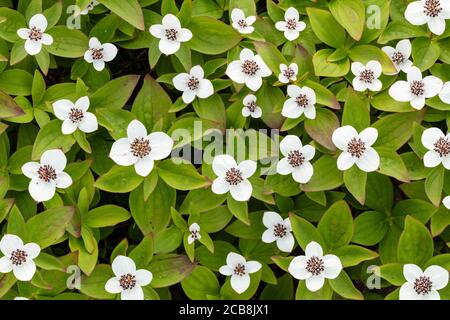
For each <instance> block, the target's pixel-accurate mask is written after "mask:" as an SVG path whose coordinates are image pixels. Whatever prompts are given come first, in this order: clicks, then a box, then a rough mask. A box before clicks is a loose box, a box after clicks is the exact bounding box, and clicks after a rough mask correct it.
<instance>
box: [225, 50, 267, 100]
mask: <svg viewBox="0 0 450 320" xmlns="http://www.w3.org/2000/svg"><path fill="white" fill-rule="evenodd" d="M239 58H240V60H235V61H232V62H231V63H230V64H229V65H228V67H227V71H226V74H227V76H228V77H229V78H230V79H231V80H233V81H234V82H237V83H245V85H246V86H247V87H248V88H249V89H250V90H253V91H258V89H259V88H261V85H262V78H263V77H268V76H270V75H271V74H272V71H270V69H269V67H268V66H267V65H266V63H265V62H264V61H263V59H262V58H261V57H260V56H259V55H254V54H253V52H252V51H251V50H250V49H242V51H241V53H240V56H239Z"/></svg>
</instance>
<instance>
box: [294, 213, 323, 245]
mask: <svg viewBox="0 0 450 320" xmlns="http://www.w3.org/2000/svg"><path fill="white" fill-rule="evenodd" d="M289 220H290V221H291V225H292V231H293V232H294V236H295V239H297V242H298V244H299V245H300V247H301V248H302V249H303V251H304V250H305V249H306V246H307V245H308V244H309V243H310V242H312V241H315V242H317V243H319V244H320V245H321V246H322V247H324V246H325V241H324V238H322V235H321V233H320V232H319V231H318V230H317V229H316V227H314V226H313V225H312V224H311V222H309V221H307V220H305V219H303V218H301V217H299V216H297V215H295V214H289Z"/></svg>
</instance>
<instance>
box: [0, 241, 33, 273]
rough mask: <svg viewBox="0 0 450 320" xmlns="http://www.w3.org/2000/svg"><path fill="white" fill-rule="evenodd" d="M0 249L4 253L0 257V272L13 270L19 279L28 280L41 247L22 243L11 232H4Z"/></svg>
mask: <svg viewBox="0 0 450 320" xmlns="http://www.w3.org/2000/svg"><path fill="white" fill-rule="evenodd" d="M0 251H1V252H2V253H3V254H4V256H3V257H2V258H0V272H1V273H8V272H11V271H12V272H13V273H14V276H15V277H16V278H17V279H18V280H20V281H30V280H31V279H32V278H33V276H34V274H35V272H36V264H35V263H34V261H33V259H35V258H37V256H38V255H39V253H40V252H41V248H40V247H39V245H38V244H36V243H32V242H30V243H27V244H24V243H23V241H22V239H20V238H19V237H18V236H16V235H13V234H5V235H4V236H3V238H2V240H1V241H0Z"/></svg>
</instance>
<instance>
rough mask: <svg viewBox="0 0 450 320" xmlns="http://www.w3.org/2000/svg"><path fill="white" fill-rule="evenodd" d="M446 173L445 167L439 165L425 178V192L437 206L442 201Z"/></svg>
mask: <svg viewBox="0 0 450 320" xmlns="http://www.w3.org/2000/svg"><path fill="white" fill-rule="evenodd" d="M444 173H445V170H444V167H443V166H438V167H436V168H434V169H433V170H432V171H431V172H430V173H429V174H428V176H427V178H426V179H425V193H426V195H427V197H428V198H429V199H430V201H431V202H432V203H433V204H434V205H435V206H436V207H437V206H439V204H440V203H441V195H442V188H443V186H444Z"/></svg>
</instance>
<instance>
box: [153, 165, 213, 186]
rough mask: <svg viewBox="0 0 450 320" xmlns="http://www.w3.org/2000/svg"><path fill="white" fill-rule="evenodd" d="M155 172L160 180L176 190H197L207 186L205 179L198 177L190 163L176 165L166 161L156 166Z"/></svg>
mask: <svg viewBox="0 0 450 320" xmlns="http://www.w3.org/2000/svg"><path fill="white" fill-rule="evenodd" d="M180 161H181V159H180ZM157 170H158V174H159V176H160V177H161V179H163V180H164V181H165V182H166V183H167V184H168V185H169V186H171V187H172V188H175V189H178V190H192V189H199V188H203V187H206V186H207V185H209V182H208V181H207V179H206V178H205V177H203V176H202V175H200V174H199V173H198V172H197V170H196V169H195V167H194V166H193V165H192V164H191V163H190V162H186V161H185V162H182V163H179V164H178V163H174V160H172V159H167V160H165V161H162V162H160V163H159V164H158V167H157Z"/></svg>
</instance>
